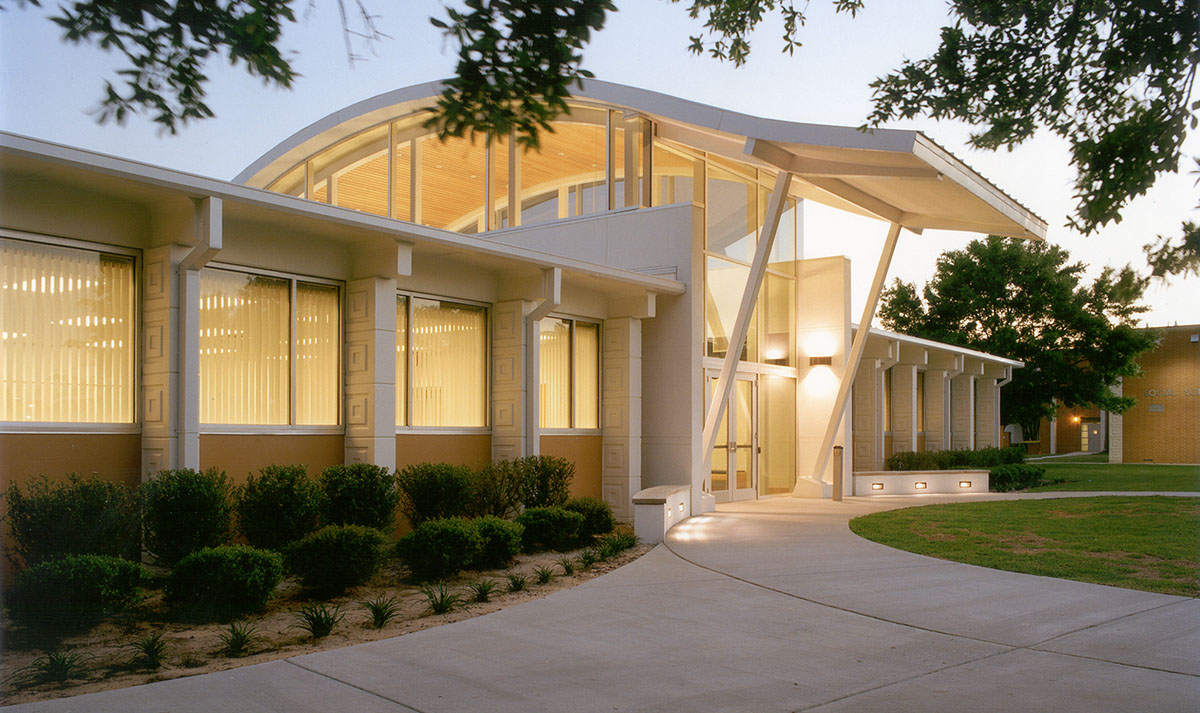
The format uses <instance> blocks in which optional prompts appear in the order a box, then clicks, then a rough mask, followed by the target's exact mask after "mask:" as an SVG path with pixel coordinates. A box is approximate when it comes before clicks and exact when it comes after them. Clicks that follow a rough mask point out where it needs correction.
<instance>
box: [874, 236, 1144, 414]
mask: <svg viewBox="0 0 1200 713" xmlns="http://www.w3.org/2000/svg"><path fill="white" fill-rule="evenodd" d="M1083 271H1084V265H1083V264H1082V263H1078V262H1075V263H1072V262H1070V255H1068V254H1067V252H1066V251H1065V250H1063V249H1062V248H1059V247H1056V246H1053V245H1049V244H1047V243H1043V242H1030V241H1021V240H1009V239H1005V238H999V237H996V236H991V237H989V238H988V239H987V240H986V241H984V240H975V241H973V242H971V243H970V244H969V245H968V246H967V247H966V249H964V250H951V251H947V252H945V253H943V254H942V255H941V256H940V257H939V258H938V261H937V271H936V273H935V274H934V276H933V278H932V279H931V280H930V281H929V282H928V283H927V284H926V285H925V286H924V287H923V288H922V289H921V290H920V291H919V292H918V290H917V287H916V286H915V285H914V284H912V283H906V282H903V281H901V280H898V279H897V280H895V281H894V282H893V283H892V285H891V286H890V287H888V288H887V289H886V290H885V291H884V293H883V297H882V306H881V308H880V310H879V315H880V318H881V320H882V322H883V325H884V327H886V328H887V329H891V330H894V331H897V332H900V333H903V334H911V335H913V336H917V337H924V338H926V339H933V340H936V341H940V342H945V343H948V344H956V345H958V346H962V347H967V348H970V349H977V350H980V351H985V352H989V353H991V354H997V355H1000V356H1005V357H1009V358H1012V359H1019V360H1021V361H1023V362H1025V367H1024V368H1022V369H1018V370H1017V372H1016V374H1015V375H1014V376H1013V380H1012V381H1011V382H1009V383H1008V384H1007V385H1005V386H1004V387H1003V389H1002V390H1001V418H1002V419H1003V420H1004V423H1016V424H1019V425H1020V426H1021V428H1022V430H1023V431H1024V433H1025V434H1027V435H1026V437H1027V438H1029V437H1032V436H1035V435H1036V434H1037V433H1038V424H1039V422H1040V421H1041V419H1042V418H1050V417H1052V416H1053V415H1054V409H1055V402H1057V403H1059V404H1062V405H1064V406H1067V407H1075V406H1096V407H1099V408H1102V409H1105V410H1108V411H1111V412H1114V413H1121V412H1122V411H1125V410H1126V409H1128V408H1129V407H1130V406H1132V405H1133V399H1131V398H1129V397H1124V396H1116V395H1115V394H1113V393H1112V390H1111V389H1112V386H1113V385H1114V384H1116V383H1117V381H1118V380H1119V379H1120V378H1121V377H1125V376H1135V375H1137V374H1139V373H1140V372H1139V369H1138V366H1137V362H1136V359H1137V357H1138V355H1139V354H1141V353H1142V352H1144V351H1146V350H1147V349H1150V348H1151V347H1153V346H1154V344H1155V343H1156V339H1157V335H1155V334H1154V333H1153V332H1150V331H1147V330H1139V329H1137V328H1136V327H1135V319H1136V317H1137V315H1138V314H1141V313H1143V312H1145V311H1146V309H1147V308H1146V307H1144V306H1142V305H1140V304H1139V300H1140V299H1141V298H1142V294H1143V292H1144V291H1145V288H1146V285H1147V283H1148V281H1149V278H1145V277H1139V276H1138V275H1137V273H1135V272H1134V271H1133V270H1132V269H1130V268H1129V267H1126V268H1124V269H1122V270H1120V271H1115V270H1113V269H1112V268H1106V269H1105V270H1104V272H1103V273H1102V274H1101V275H1100V277H1098V278H1097V279H1096V280H1095V281H1094V282H1093V283H1092V284H1091V285H1084V284H1081V277H1082V275H1083Z"/></svg>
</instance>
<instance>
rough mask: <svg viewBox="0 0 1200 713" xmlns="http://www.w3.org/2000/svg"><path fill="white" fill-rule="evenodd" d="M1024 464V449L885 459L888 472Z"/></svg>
mask: <svg viewBox="0 0 1200 713" xmlns="http://www.w3.org/2000/svg"><path fill="white" fill-rule="evenodd" d="M1023 462H1025V449H1024V448H1023V447H1021V446H1009V447H1008V448H980V449H979V450H977V451H968V450H950V451H921V452H911V451H906V452H903V453H896V454H895V455H893V456H892V457H890V458H888V459H887V464H886V465H885V467H886V468H887V469H888V470H958V469H961V468H992V467H995V466H998V465H1005V464H1015V463H1023Z"/></svg>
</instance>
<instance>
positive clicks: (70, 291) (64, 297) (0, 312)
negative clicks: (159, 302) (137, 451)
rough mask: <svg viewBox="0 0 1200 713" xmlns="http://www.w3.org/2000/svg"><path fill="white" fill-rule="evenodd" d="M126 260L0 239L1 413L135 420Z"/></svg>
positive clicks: (40, 419) (35, 419)
mask: <svg viewBox="0 0 1200 713" xmlns="http://www.w3.org/2000/svg"><path fill="white" fill-rule="evenodd" d="M134 289H135V286H134V260H133V258H132V257H130V256H126V255H113V254H108V253H103V252H98V251H93V250H86V249H79V248H74V247H63V246H60V245H47V244H42V243H33V242H26V241H24V240H11V239H8V238H0V384H3V399H2V400H0V421H17V422H20V421H23V422H29V423H124V424H131V423H133V422H134V414H135V408H134V403H135V381H134V372H135V365H136V354H137V338H136V335H135V331H134V328H135V324H136V323H137V317H136V305H135V292H134Z"/></svg>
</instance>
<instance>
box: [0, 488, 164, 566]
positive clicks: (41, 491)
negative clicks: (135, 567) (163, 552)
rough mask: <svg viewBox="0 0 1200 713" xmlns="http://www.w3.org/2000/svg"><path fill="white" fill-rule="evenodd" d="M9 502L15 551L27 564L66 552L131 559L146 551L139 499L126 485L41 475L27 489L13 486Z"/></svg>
mask: <svg viewBox="0 0 1200 713" xmlns="http://www.w3.org/2000/svg"><path fill="white" fill-rule="evenodd" d="M4 502H5V503H6V504H7V512H5V514H4V521H5V522H6V523H7V525H8V531H9V534H10V535H11V536H12V551H11V554H14V555H16V556H17V558H19V559H20V561H21V563H22V564H23V566H25V567H31V566H33V565H36V564H40V563H42V562H47V561H49V560H52V559H57V558H60V557H65V556H67V555H106V556H108V557H120V558H123V559H130V560H132V559H137V557H138V554H139V552H140V550H141V522H140V521H139V516H138V507H137V499H136V497H135V495H134V492H133V491H132V490H130V489H129V488H127V487H125V486H124V485H119V484H117V483H110V482H107V481H104V480H100V479H99V478H95V477H92V478H86V479H85V478H80V477H79V476H78V475H74V474H72V475H70V476H68V480H67V482H65V483H52V482H50V479H49V478H47V477H46V476H41V477H39V478H36V479H34V480H33V481H31V482H30V483H28V484H27V485H26V486H25V489H24V490H22V489H21V488H20V487H19V486H18V485H17V484H16V483H12V484H10V485H9V486H8V488H7V489H6V490H5V491H4Z"/></svg>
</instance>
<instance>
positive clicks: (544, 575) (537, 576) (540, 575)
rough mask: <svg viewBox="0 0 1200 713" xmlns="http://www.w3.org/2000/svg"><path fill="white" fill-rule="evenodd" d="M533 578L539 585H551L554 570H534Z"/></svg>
mask: <svg viewBox="0 0 1200 713" xmlns="http://www.w3.org/2000/svg"><path fill="white" fill-rule="evenodd" d="M533 578H534V580H536V581H537V583H538V584H549V583H550V580H552V579H554V570H553V569H551V568H549V567H545V566H542V567H538V568H537V569H535V570H533Z"/></svg>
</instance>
